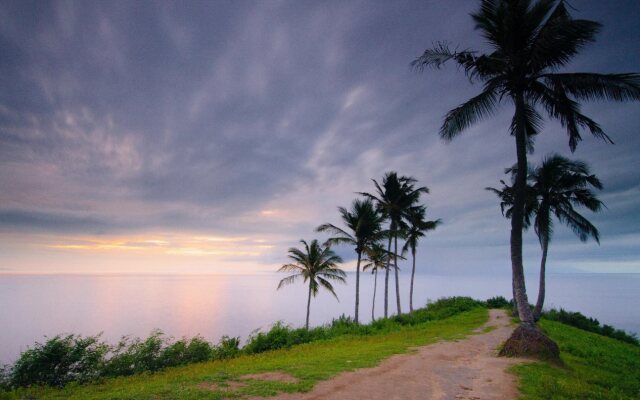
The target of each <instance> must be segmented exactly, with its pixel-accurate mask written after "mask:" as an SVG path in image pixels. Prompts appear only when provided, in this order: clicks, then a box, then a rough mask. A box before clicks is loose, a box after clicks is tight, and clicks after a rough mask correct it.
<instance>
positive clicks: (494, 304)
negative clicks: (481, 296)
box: [485, 296, 513, 308]
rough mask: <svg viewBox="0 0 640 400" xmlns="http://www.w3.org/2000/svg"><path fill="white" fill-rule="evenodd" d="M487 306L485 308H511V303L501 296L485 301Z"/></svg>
mask: <svg viewBox="0 0 640 400" xmlns="http://www.w3.org/2000/svg"><path fill="white" fill-rule="evenodd" d="M485 303H486V304H487V308H511V307H513V302H512V301H511V300H507V299H505V298H504V297H502V296H496V297H492V298H490V299H487V301H486V302H485Z"/></svg>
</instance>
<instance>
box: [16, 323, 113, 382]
mask: <svg viewBox="0 0 640 400" xmlns="http://www.w3.org/2000/svg"><path fill="white" fill-rule="evenodd" d="M108 350H109V348H108V346H107V345H105V344H104V343H101V342H100V341H99V335H98V336H88V337H82V336H76V335H67V336H60V335H58V336H54V337H53V338H51V339H49V340H47V341H46V342H44V343H36V344H35V346H34V347H32V348H30V349H27V350H26V351H25V352H23V353H22V354H21V355H20V358H18V360H17V361H16V362H15V364H14V365H13V367H12V368H11V369H10V370H9V372H8V373H6V374H5V376H8V381H9V383H10V384H9V386H12V387H20V386H31V385H49V386H56V387H62V386H64V385H65V384H66V383H68V382H71V381H77V382H80V383H85V382H89V381H92V380H95V379H96V378H98V377H99V376H100V375H101V371H102V367H103V363H104V355H105V354H106V353H107V351H108ZM5 371H6V369H5ZM5 379H6V378H5Z"/></svg>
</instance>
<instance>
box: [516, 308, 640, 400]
mask: <svg viewBox="0 0 640 400" xmlns="http://www.w3.org/2000/svg"><path fill="white" fill-rule="evenodd" d="M540 326H541V327H542V328H543V329H544V331H545V332H546V333H547V334H548V335H549V336H550V337H551V338H552V339H553V340H554V341H555V342H556V343H558V345H559V346H560V353H561V358H562V361H563V362H564V364H565V365H564V366H553V365H550V364H548V363H542V362H537V363H532V364H525V365H518V366H515V367H513V368H512V371H513V372H514V373H515V374H516V375H517V376H518V377H519V378H520V391H521V393H522V396H521V399H527V400H530V399H544V400H547V399H558V400H559V399H640V347H638V346H634V345H631V344H627V343H624V342H620V341H618V340H615V339H611V338H608V337H604V336H601V335H598V334H595V333H590V332H586V331H583V330H580V329H578V328H574V327H571V326H568V325H564V324H561V323H559V322H553V321H548V320H544V319H543V320H541V321H540Z"/></svg>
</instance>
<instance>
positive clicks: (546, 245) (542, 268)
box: [533, 237, 549, 321]
mask: <svg viewBox="0 0 640 400" xmlns="http://www.w3.org/2000/svg"><path fill="white" fill-rule="evenodd" d="M548 249H549V238H547V237H545V238H543V239H542V260H541V261H540V289H539V290H538V301H536V308H534V310H533V318H534V319H535V320H536V321H537V320H539V319H540V314H542V306H543V305H544V296H545V291H546V289H545V275H546V272H545V270H546V265H547V250H548Z"/></svg>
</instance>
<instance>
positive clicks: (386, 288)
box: [384, 225, 393, 318]
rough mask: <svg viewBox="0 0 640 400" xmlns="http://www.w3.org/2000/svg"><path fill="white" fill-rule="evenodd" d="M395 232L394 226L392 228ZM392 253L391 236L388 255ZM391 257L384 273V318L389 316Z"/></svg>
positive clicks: (388, 258)
mask: <svg viewBox="0 0 640 400" xmlns="http://www.w3.org/2000/svg"><path fill="white" fill-rule="evenodd" d="M391 230H392V231H393V225H392V226H391ZM390 253H391V236H389V245H388V246H387V254H390ZM390 264H391V257H387V268H386V269H385V271H384V317H385V318H387V317H388V316H389V267H390V266H391V265H390Z"/></svg>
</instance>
